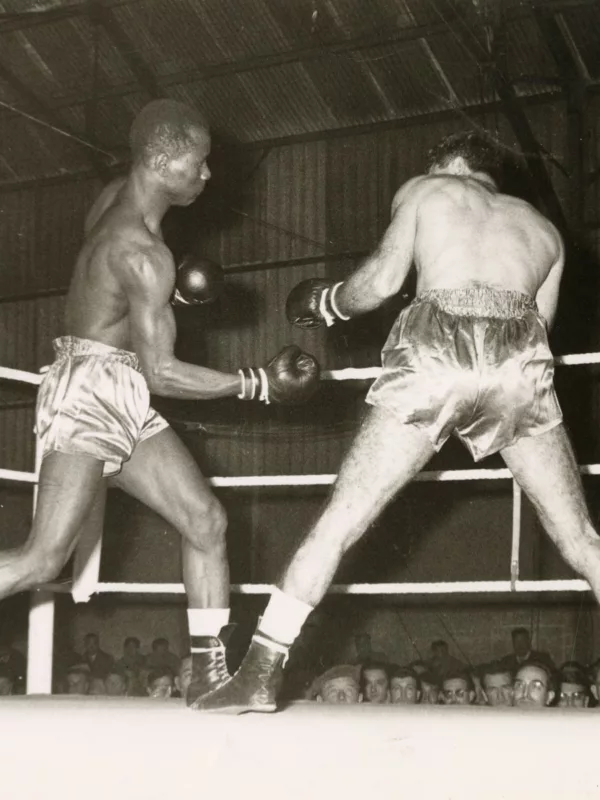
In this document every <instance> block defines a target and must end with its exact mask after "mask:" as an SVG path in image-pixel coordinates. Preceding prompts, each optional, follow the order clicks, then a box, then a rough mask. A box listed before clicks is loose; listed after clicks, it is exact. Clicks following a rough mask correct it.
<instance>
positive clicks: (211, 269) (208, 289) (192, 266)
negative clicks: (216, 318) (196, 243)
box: [171, 255, 225, 306]
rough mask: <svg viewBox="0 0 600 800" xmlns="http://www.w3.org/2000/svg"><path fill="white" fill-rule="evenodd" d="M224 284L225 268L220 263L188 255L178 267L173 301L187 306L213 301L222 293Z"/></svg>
mask: <svg viewBox="0 0 600 800" xmlns="http://www.w3.org/2000/svg"><path fill="white" fill-rule="evenodd" d="M224 285H225V278H224V274H223V269H222V268H221V267H220V266H219V265H218V264H215V262H214V261H209V260H208V259H206V258H199V257H198V256H195V255H188V256H186V257H185V258H184V259H183V261H182V262H181V263H180V264H179V266H178V267H177V275H176V278H175V291H174V293H173V297H172V300H171V302H172V303H173V304H175V305H186V306H199V305H204V304H205V303H212V302H214V301H215V300H216V299H217V297H218V296H219V295H220V294H221V292H222V291H223V287H224Z"/></svg>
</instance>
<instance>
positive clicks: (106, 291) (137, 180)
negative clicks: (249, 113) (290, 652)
mask: <svg viewBox="0 0 600 800" xmlns="http://www.w3.org/2000/svg"><path fill="white" fill-rule="evenodd" d="M130 144H131V150H132V166H131V169H130V171H129V173H128V175H127V176H126V177H122V178H119V179H117V180H116V181H114V182H113V183H112V184H110V185H109V186H108V187H107V188H106V189H105V190H104V191H103V192H102V194H101V195H100V197H99V198H98V200H97V202H96V203H95V205H94V206H93V208H92V209H91V212H90V214H89V216H88V219H87V222H86V227H85V233H86V236H85V240H84V243H83V246H82V248H81V251H80V253H79V256H78V258H77V261H76V264H75V269H74V273H73V277H72V280H71V284H70V288H69V292H68V296H67V301H66V309H65V319H64V332H65V335H63V336H61V337H60V338H58V339H57V340H55V342H54V350H55V353H56V359H55V361H54V363H53V364H52V366H51V367H50V370H49V372H48V373H47V374H46V375H45V377H44V379H43V382H42V384H41V386H40V389H39V393H38V401H37V410H36V429H37V434H38V437H39V441H40V443H41V447H42V452H43V461H42V466H41V470H40V485H39V495H38V503H37V510H36V514H35V519H34V521H33V527H32V530H31V534H30V536H29V538H28V539H27V542H26V543H25V544H24V545H23V546H22V547H20V548H18V549H16V550H12V551H9V552H4V553H2V554H0V598H2V597H6V596H7V595H9V594H12V593H14V592H18V591H22V590H24V589H30V588H32V587H34V586H37V585H39V584H41V583H44V582H46V581H49V580H51V579H53V578H55V577H56V576H57V575H58V573H59V571H60V570H61V569H62V567H63V565H64V564H65V563H66V561H67V559H68V558H69V556H70V554H71V552H72V551H73V549H74V547H75V545H76V543H77V539H78V535H79V530H80V528H81V527H82V526H83V525H84V524H85V523H86V520H88V519H89V518H90V515H91V514H92V513H93V511H94V509H95V508H96V507H97V505H98V503H99V502H101V500H102V495H103V493H104V490H105V487H106V485H107V482H109V481H110V484H111V485H112V486H117V487H119V488H120V489H123V490H124V491H125V492H127V493H128V494H130V495H132V496H133V497H135V498H137V499H138V500H140V501H141V502H143V503H145V504H146V505H147V506H149V507H150V508H151V509H152V510H153V511H155V512H156V513H157V514H159V515H160V516H162V517H163V518H164V519H165V520H167V521H168V522H169V523H171V524H172V525H173V526H174V527H175V528H176V529H177V530H178V531H179V532H180V533H181V535H182V542H183V582H184V584H185V588H186V593H187V597H188V604H189V610H188V617H189V628H190V636H191V640H192V641H191V644H192V647H191V650H192V656H193V659H194V674H193V678H192V686H193V687H194V696H198V695H200V694H202V693H204V692H205V691H206V690H208V689H209V688H210V687H211V686H212V685H213V684H214V682H215V681H217V682H218V681H220V680H223V679H224V677H225V676H226V675H227V669H226V665H225V658H224V647H223V643H222V641H221V640H220V639H219V634H220V631H221V630H222V629H223V628H224V626H226V625H227V623H228V619H229V569H228V563H227V557H226V547H225V528H226V516H225V511H224V510H223V508H222V506H221V504H220V503H219V501H218V500H217V499H216V497H215V496H214V495H213V493H212V491H211V489H210V487H209V484H208V482H207V480H206V479H205V478H204V477H203V476H202V474H201V472H200V469H199V468H198V465H197V464H196V462H195V460H194V459H193V457H192V455H191V454H190V453H189V452H188V451H187V449H186V448H185V447H184V446H183V444H182V443H181V441H180V440H179V438H178V437H177V436H176V435H175V433H174V432H173V431H172V429H171V428H170V427H169V425H168V424H167V422H166V421H165V420H164V419H163V418H162V417H161V416H160V415H159V414H158V413H157V412H156V411H155V410H153V409H152V407H151V405H150V393H154V394H157V395H160V396H163V397H176V398H180V399H190V400H215V399H218V398H222V397H223V398H224V397H236V396H237V397H239V398H240V399H241V400H246V401H252V400H255V401H257V402H258V401H259V400H262V401H264V402H271V401H272V402H278V403H298V402H303V401H305V400H306V399H308V398H309V397H310V396H311V395H312V393H313V392H314V391H315V389H316V387H317V384H318V379H319V368H318V364H317V363H316V361H315V360H314V359H313V358H312V356H309V355H308V354H304V353H302V352H301V351H300V349H299V348H297V347H286V348H284V349H283V350H282V351H281V352H280V353H279V354H277V355H276V356H275V357H274V358H273V359H271V361H270V362H269V363H268V364H266V365H265V366H264V368H259V369H254V368H245V369H240V370H239V371H238V372H237V373H233V374H228V373H223V372H218V371H216V370H213V369H209V368H208V367H204V366H196V365H195V364H188V363H183V362H182V361H179V360H178V359H177V358H176V357H175V355H174V344H175V335H176V329H175V317H174V313H173V309H172V308H171V304H170V300H171V298H172V297H173V296H174V293H175V288H176V278H177V277H178V274H177V271H176V268H175V264H174V262H173V257H172V255H171V253H170V251H169V250H168V248H167V247H166V246H165V244H164V242H163V237H162V234H161V220H162V218H163V216H164V215H165V213H166V212H167V210H168V209H169V208H170V207H171V206H187V205H189V204H190V203H193V202H194V200H196V198H197V197H198V196H199V195H200V194H201V192H202V191H203V189H204V187H205V185H206V182H207V181H208V180H209V178H210V170H209V168H208V165H207V158H208V155H209V152H210V134H209V130H208V126H207V124H206V122H205V120H204V118H203V117H202V115H201V114H200V113H199V112H198V111H196V110H194V109H192V108H189V107H187V106H185V105H184V104H182V103H178V102H175V101H171V100H157V101H153V102H152V103H150V104H149V105H147V106H146V107H145V108H144V109H143V110H142V111H141V113H140V114H139V115H138V117H137V118H136V119H135V121H134V122H133V125H132V128H131V136H130ZM199 270H200V272H199ZM179 277H180V282H179V284H178V286H177V292H178V293H179V295H180V298H181V300H182V301H183V302H187V303H194V302H198V301H199V298H200V301H201V300H202V298H204V299H206V296H207V290H208V295H209V296H210V295H211V292H212V289H214V283H215V280H216V281H217V282H218V281H219V280H220V275H219V272H218V270H217V271H216V272H215V270H214V269H212V268H211V267H208V268H207V267H206V265H202V263H199V262H198V261H197V260H196V261H195V262H194V263H192V264H191V266H190V264H189V263H187V265H184V267H183V273H181V274H180V275H179ZM197 292H200V295H198V294H197ZM175 299H176V300H177V299H178V298H177V297H175Z"/></svg>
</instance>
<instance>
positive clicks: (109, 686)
mask: <svg viewBox="0 0 600 800" xmlns="http://www.w3.org/2000/svg"><path fill="white" fill-rule="evenodd" d="M104 686H105V688H106V694H107V695H108V696H109V697H123V696H124V695H125V694H127V678H126V677H125V675H124V673H123V672H121V670H119V669H115V668H114V667H113V669H111V671H110V672H109V673H108V675H107V676H106V678H105V679H104Z"/></svg>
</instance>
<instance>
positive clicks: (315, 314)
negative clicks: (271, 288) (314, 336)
mask: <svg viewBox="0 0 600 800" xmlns="http://www.w3.org/2000/svg"><path fill="white" fill-rule="evenodd" d="M340 286H341V283H334V282H333V281H330V280H327V279H326V278H309V279H308V280H306V281H302V282H301V283H299V284H298V285H297V286H295V287H294V288H293V289H292V291H291V292H290V293H289V295H288V299H287V302H286V304H285V313H286V315H287V318H288V322H291V324H292V325H295V326H296V327H298V328H320V327H321V325H322V324H323V323H325V324H326V325H327V326H330V325H333V323H334V322H335V321H336V320H338V319H344V320H345V319H349V317H347V316H345V315H344V314H342V313H341V312H340V310H339V308H338V307H337V305H336V302H335V293H336V291H337V290H338V288H339V287H340Z"/></svg>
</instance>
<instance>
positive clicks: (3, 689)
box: [0, 678, 13, 697]
mask: <svg viewBox="0 0 600 800" xmlns="http://www.w3.org/2000/svg"><path fill="white" fill-rule="evenodd" d="M12 690H13V684H12V681H11V679H10V678H0V697H6V696H7V695H9V694H12Z"/></svg>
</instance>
